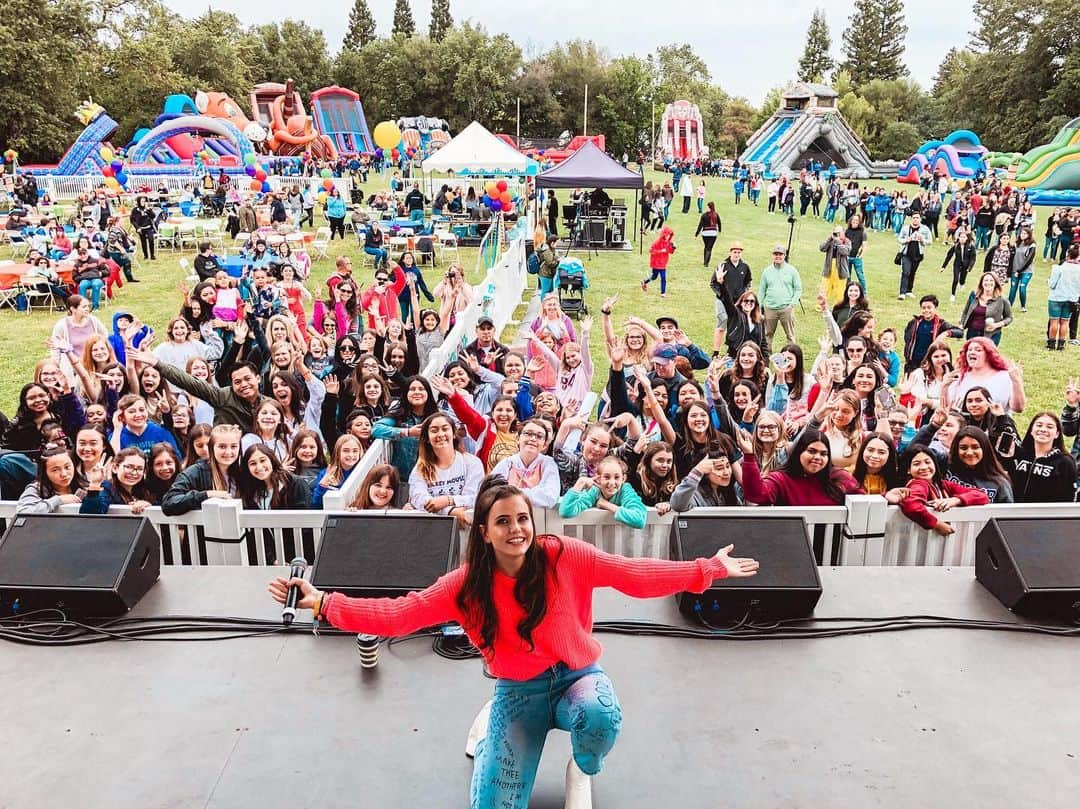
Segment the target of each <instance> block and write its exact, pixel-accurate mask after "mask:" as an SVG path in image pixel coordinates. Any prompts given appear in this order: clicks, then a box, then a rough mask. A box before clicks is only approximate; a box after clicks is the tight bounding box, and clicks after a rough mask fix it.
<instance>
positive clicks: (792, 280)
mask: <svg viewBox="0 0 1080 809" xmlns="http://www.w3.org/2000/svg"><path fill="white" fill-rule="evenodd" d="M760 283H761V285H760V286H759V287H758V300H759V301H761V308H762V309H764V310H765V342H766V344H767V345H766V348H765V353H766V354H768V353H769V352H771V351H772V347H771V346H772V338H773V335H774V334H776V324H777V323H779V324H781V325H782V326H783V327H784V334H785V335H786V336H787V341H788V342H789V343H797V342H798V340H797V339H795V315H794V312H795V304H796V303H798V302H799V299H800V298H801V297H802V279H801V278H799V271H798V270H796V269H795V268H794V267H792V266H791V265H790V264H788V263H787V248H785V247H784V245H782V244H778V245H776V247H775V248H773V252H772V264H770V265H769V266H768V267H766V268H765V271H764V272H763V273H762V274H761V282H760Z"/></svg>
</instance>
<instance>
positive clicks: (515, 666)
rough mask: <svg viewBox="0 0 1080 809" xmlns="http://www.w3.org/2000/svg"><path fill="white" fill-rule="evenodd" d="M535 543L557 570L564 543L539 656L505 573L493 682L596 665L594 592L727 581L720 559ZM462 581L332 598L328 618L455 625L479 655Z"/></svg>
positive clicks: (693, 588) (487, 655) (668, 590)
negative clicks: (394, 593) (390, 594)
mask: <svg viewBox="0 0 1080 809" xmlns="http://www.w3.org/2000/svg"><path fill="white" fill-rule="evenodd" d="M536 541H537V542H539V543H540V547H541V548H543V550H544V552H545V553H547V555H548V559H549V561H551V562H552V563H553V564H555V557H556V555H557V554H558V549H559V542H560V541H561V542H562V554H561V556H559V558H558V563H557V564H555V573H554V575H555V582H554V587H552V586H551V585H550V583H549V588H548V609H547V613H546V614H545V615H544V618H543V619H542V620H541V621H540V623H539V624H537V626H536V628H535V629H533V635H532V637H533V643H534V644H535V649H532V650H530V649H529V647H528V645H527V644H526V643H525V641H523V640H522V639H521V637H520V636H519V635H518V633H517V625H518V623H519V622H520V621H521V619H522V618H523V617H524V616H525V611H524V610H523V609H522V607H521V605H520V604H518V602H517V600H516V599H515V598H514V584H515V580H514V579H512V578H511V577H509V576H507V575H505V574H503V573H498V572H497V573H496V574H495V580H494V599H495V609H496V611H497V613H498V615H499V622H498V625H497V627H496V632H495V642H494V647H495V648H494V650H491V649H483V650H482V652H483V655H484V660H485V661H486V663H487V667H488V670H489V671H490V672H491V673H492V674H494V675H495V676H496V677H505V678H508V679H511V680H529V679H532V678H533V677H535V676H537V675H538V674H540V673H542V672H543V671H544V670H545V669H548V668H551V667H552V666H554V665H555V664H556V663H560V662H561V663H565V664H566V665H568V666H569V667H570V668H571V669H579V668H582V667H584V666H588V665H591V664H592V663H595V662H596V661H597V660H598V659H599V658H600V652H601V646H600V642H599V641H598V640H596V638H594V637H593V635H592V624H593V617H592V591H593V589H594V588H597V587H614V588H615V589H616V590H618V591H619V592H621V593H626V594H627V595H629V596H634V597H637V598H656V597H659V596H668V595H674V594H675V593H680V592H684V591H690V592H695V593H700V592H704V590H705V589H706V588H708V587H709V585H710V584H712V582H713V580H714V579H722V578H724V577H725V576H727V570H726V568H725V567H724V565H723V563H722V562H720V560H718V559H716V558H711V559H697V560H695V561H693V562H669V561H665V560H661V559H629V558H626V557H623V556H613V555H611V554H608V553H604V552H602V551H598V550H597V549H596V548H594V547H593V546H592V545H589V544H588V543H586V542H582V541H581V540H578V539H571V538H570V537H553V536H542V537H537V540H536ZM464 581H465V567H464V566H462V567H459V568H458V569H457V570H454V571H451V572H450V573H447V574H446V575H445V576H442V577H441V578H440V579H439V580H438V581H437V582H435V583H434V584H433V585H431V586H430V587H428V588H427V589H426V590H422V591H420V592H418V593H409V594H408V595H406V596H402V597H401V598H349V597H348V596H344V595H342V594H340V593H334V594H333V595H331V596H329V597H328V598H327V601H326V605H325V612H326V617H327V619H328V620H329V621H330V623H332V624H333V625H334V626H336V627H338V628H339V629H344V630H346V631H348V632H365V633H368V634H372V635H407V634H409V633H410V632H415V631H416V630H418V629H421V628H423V627H427V626H432V625H435V624H440V623H444V622H447V621H457V622H458V623H459V624H461V626H462V627H463V628H464V630H465V633H466V634H467V635H468V636H469V639H470V640H472V642H473V643H474V644H475V645H476V646H477V647H478V648H479V646H480V626H479V625H478V624H477V623H476V622H475V621H471V620H469V619H468V618H466V616H465V615H463V614H462V612H461V610H459V609H458V606H457V603H456V599H457V595H458V592H459V591H460V590H461V586H462V584H463V582H464ZM549 582H550V580H549Z"/></svg>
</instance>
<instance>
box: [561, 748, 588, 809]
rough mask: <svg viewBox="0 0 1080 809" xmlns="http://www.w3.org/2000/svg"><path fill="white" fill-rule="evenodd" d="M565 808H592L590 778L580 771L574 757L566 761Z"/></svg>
mask: <svg viewBox="0 0 1080 809" xmlns="http://www.w3.org/2000/svg"><path fill="white" fill-rule="evenodd" d="M564 806H565V809H592V779H591V778H590V777H589V776H587V775H586V774H585V773H583V772H582V771H581V768H580V767H578V765H577V762H576V761H574V757H573V756H570V760H569V761H568V762H566V803H565V804H564Z"/></svg>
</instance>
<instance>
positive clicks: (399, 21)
mask: <svg viewBox="0 0 1080 809" xmlns="http://www.w3.org/2000/svg"><path fill="white" fill-rule="evenodd" d="M391 33H392V34H393V35H394V36H403V37H411V36H412V35H413V34H415V33H416V22H415V21H414V20H413V15H412V9H411V8H410V7H409V0H394V27H393V29H392V30H391Z"/></svg>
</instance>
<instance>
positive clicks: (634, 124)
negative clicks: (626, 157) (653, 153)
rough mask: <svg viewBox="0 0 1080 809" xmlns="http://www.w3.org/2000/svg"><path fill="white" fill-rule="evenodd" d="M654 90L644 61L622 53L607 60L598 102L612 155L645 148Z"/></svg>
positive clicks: (647, 143) (647, 145) (650, 74)
mask: <svg viewBox="0 0 1080 809" xmlns="http://www.w3.org/2000/svg"><path fill="white" fill-rule="evenodd" d="M655 92H656V75H655V74H654V72H653V69H652V65H650V64H649V62H648V61H646V60H644V59H639V58H638V57H636V56H622V57H619V58H618V59H615V60H614V61H613V62H612V63H611V65H610V66H609V68H608V82H607V88H606V90H605V91H604V93H603V94H602V95H601V96H600V101H601V103H602V104H604V105H605V109H604V115H603V117H604V130H603V132H604V135H605V136H606V139H607V147H608V149H609V150H610V151H611V153H612V154H622V152H624V151H626V152H629V153H630V154H631V155H634V154H636V152H637V150H638V149H644V150H646V151H648V148H649V137H650V132H649V128H650V118H651V115H652V99H653V94H654V93H655ZM608 107H610V108H608Z"/></svg>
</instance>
